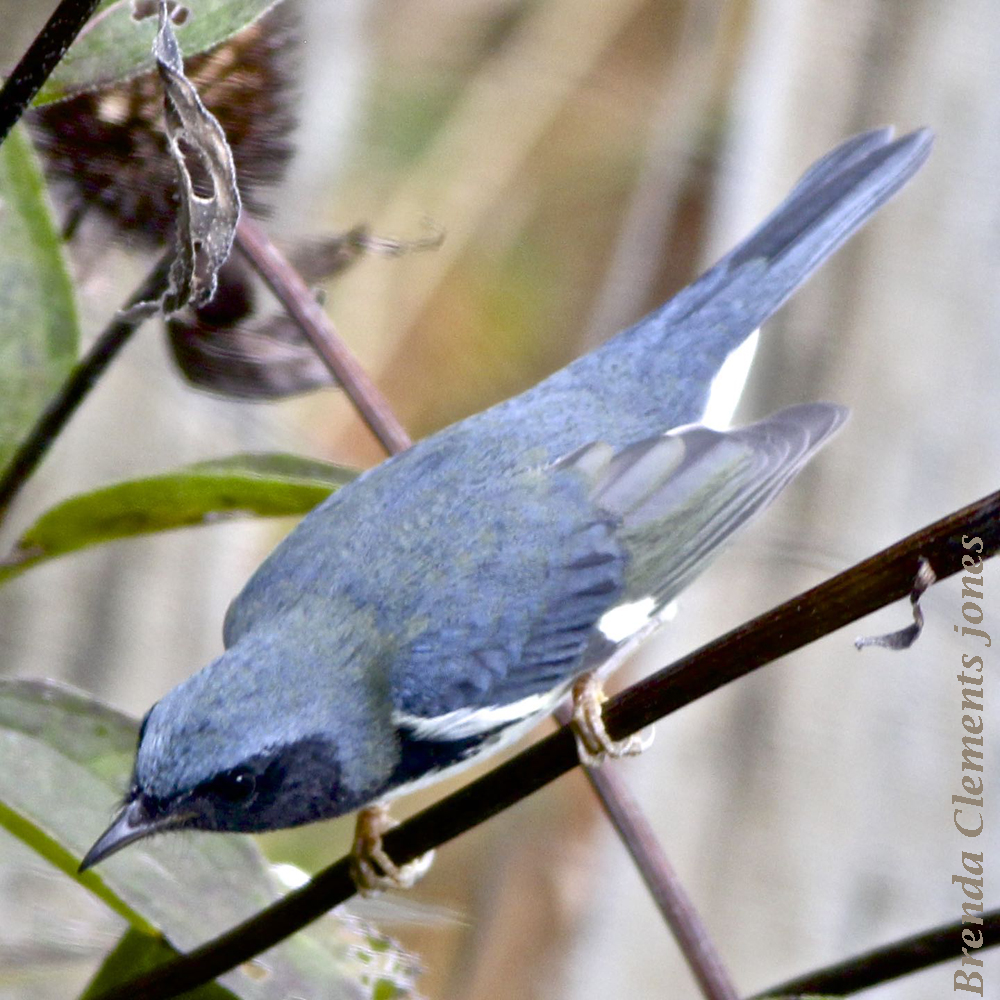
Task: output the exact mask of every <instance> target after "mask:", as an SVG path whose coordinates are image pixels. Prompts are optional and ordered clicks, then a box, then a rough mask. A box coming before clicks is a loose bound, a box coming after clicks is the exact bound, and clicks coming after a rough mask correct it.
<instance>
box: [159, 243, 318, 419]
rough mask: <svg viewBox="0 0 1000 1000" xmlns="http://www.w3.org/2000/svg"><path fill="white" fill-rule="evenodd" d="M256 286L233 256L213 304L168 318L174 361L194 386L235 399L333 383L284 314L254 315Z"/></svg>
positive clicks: (222, 272)
mask: <svg viewBox="0 0 1000 1000" xmlns="http://www.w3.org/2000/svg"><path fill="white" fill-rule="evenodd" d="M253 311H254V288H253V284H252V278H251V276H250V274H249V273H248V271H247V268H246V265H245V264H244V263H243V262H242V261H241V260H240V259H239V258H230V259H229V260H228V261H227V262H226V263H225V264H224V265H223V266H222V269H221V270H220V271H219V285H218V290H217V292H216V294H215V297H214V298H213V299H212V301H211V302H209V303H207V304H206V305H204V306H202V307H201V308H199V309H196V310H193V311H192V310H189V311H188V312H187V313H185V314H184V315H181V316H174V317H172V318H170V319H168V320H167V338H168V340H169V342H170V350H171V352H172V354H173V356H174V361H175V362H176V363H177V367H178V368H179V369H180V371H181V374H182V375H183V376H184V378H186V379H187V381H188V382H190V383H191V384H192V385H196V386H198V387H199V388H200V389H205V390H207V391H209V392H212V393H215V394H216V395H221V396H229V397H231V398H235V399H248V400H267V399H283V398H285V397H286V396H294V395H297V394H298V393H302V392H308V391H309V390H311V389H319V388H322V387H324V386H330V385H333V384H334V380H333V376H332V375H331V374H330V373H329V372H328V371H327V369H326V366H325V365H324V364H323V362H322V361H320V359H319V356H318V355H317V354H316V352H315V350H313V347H312V345H311V344H310V343H309V342H308V341H307V340H306V339H305V337H303V336H302V333H301V331H300V330H299V328H298V327H297V326H296V325H295V323H294V322H293V321H292V320H291V319H290V318H289V317H288V316H286V315H285V314H284V313H278V314H275V315H272V316H266V317H261V318H259V319H251V316H252V313H253Z"/></svg>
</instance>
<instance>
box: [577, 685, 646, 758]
mask: <svg viewBox="0 0 1000 1000" xmlns="http://www.w3.org/2000/svg"><path fill="white" fill-rule="evenodd" d="M607 700H608V698H607V695H606V694H605V693H604V689H603V688H602V687H601V682H600V681H599V680H598V679H597V677H596V675H594V674H585V675H584V676H583V677H581V678H580V679H579V680H578V681H577V682H576V683H575V684H574V685H573V717H572V719H571V720H570V725H571V726H572V727H573V734H574V735H575V736H576V751H577V753H578V754H579V756H580V763H581V764H583V765H584V766H585V767H599V766H600V765H601V764H603V763H604V762H605V761H606V760H607V759H608V758H609V757H610V758H611V759H612V760H617V759H618V758H619V757H636V756H638V755H639V754H641V753H642V752H643V751H644V750H646V749H648V748H649V746H650V744H652V742H653V728H652V726H650V728H649V729H645V730H643V731H642V732H641V733H633V734H632V735H631V736H627V737H626V738H625V739H623V740H613V739H612V738H611V737H610V736H609V735H608V731H607V729H605V727H604V714H603V708H602V706H603V705H604V703H605V702H606V701H607Z"/></svg>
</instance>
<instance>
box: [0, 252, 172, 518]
mask: <svg viewBox="0 0 1000 1000" xmlns="http://www.w3.org/2000/svg"><path fill="white" fill-rule="evenodd" d="M173 256H174V255H173V253H172V252H171V253H168V254H166V255H165V256H164V257H161V258H160V260H159V261H158V262H157V264H156V265H155V266H154V267H153V269H152V270H151V271H150V272H149V274H147V275H146V277H145V278H144V279H143V281H142V284H141V285H140V286H139V287H138V288H137V289H136V291H135V292H134V293H133V295H132V297H131V298H130V299H129V300H128V302H127V303H126V305H125V307H124V308H123V309H122V311H121V312H119V313H118V314H117V315H116V316H115V317H114V319H112V320H111V322H110V323H109V324H108V325H107V326H106V327H105V328H104V330H102V331H101V333H100V335H99V336H98V337H97V339H96V340H95V341H94V343H93V344H92V345H91V347H90V349H89V350H88V351H87V353H86V354H85V355H84V356H83V358H81V359H80V361H78V362H77V364H76V365H75V366H74V367H73V370H72V371H71V372H70V373H69V375H68V376H67V378H66V381H65V382H63V384H62V386H61V387H60V388H59V391H58V393H56V395H55V396H53V397H52V399H51V400H49V404H48V406H46V408H45V411H44V412H43V413H42V415H41V416H40V417H39V418H38V420H37V421H36V423H35V426H34V427H32V428H31V430H30V431H29V433H28V436H27V437H26V438H25V439H24V441H22V442H21V445H20V447H19V448H18V449H17V451H16V452H15V453H14V456H13V457H12V458H11V460H10V463H9V464H8V466H7V468H6V469H5V470H4V472H3V475H0V521H2V520H3V518H4V515H5V514H6V512H7V510H8V508H9V507H10V505H11V503H12V502H13V501H14V498H15V497H16V496H17V494H18V493H19V492H20V490H21V488H22V487H23V486H24V484H25V483H26V482H27V481H28V480H29V479H30V478H31V476H32V474H33V473H34V471H35V469H37V468H38V466H39V464H40V463H41V461H42V459H43V458H45V456H46V454H48V450H49V448H51V447H52V443H53V442H54V441H55V439H56V438H57V437H58V436H59V434H60V432H61V431H62V429H63V428H64V427H65V426H66V424H67V423H68V422H69V419H70V418H71V417H72V416H73V414H74V413H76V411H77V408H78V407H79V406H80V404H81V403H82V402H83V400H84V399H85V398H86V396H87V393H89V392H90V390H91V389H93V388H94V386H95V385H96V383H97V380H98V379H99V378H100V377H101V375H103V374H104V371H105V369H107V367H108V365H110V364H111V362H112V361H113V360H114V359H115V357H117V355H118V352H119V351H120V350H121V349H122V348H123V347H124V346H125V344H126V343H128V340H129V338H130V337H131V336H132V334H133V333H135V331H136V330H138V329H139V327H140V326H142V324H143V323H144V322H145V320H146V319H147V318H148V317H146V316H138V315H131V314H130V312H129V310H130V309H131V308H132V307H133V306H135V305H137V304H138V303H140V302H146V301H148V300H149V299H151V298H158V297H159V296H160V295H162V294H163V292H164V290H165V289H166V287H167V281H168V276H169V273H170V263H171V261H172V259H173Z"/></svg>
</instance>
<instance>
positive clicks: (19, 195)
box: [0, 127, 80, 471]
mask: <svg viewBox="0 0 1000 1000" xmlns="http://www.w3.org/2000/svg"><path fill="white" fill-rule="evenodd" d="M79 336H80V334H79V328H78V324H77V316H76V305H75V303H74V301H73V285H72V282H71V281H70V278H69V274H68V272H67V270H66V264H65V261H64V260H63V256H62V240H61V238H60V236H59V234H58V232H57V230H56V227H55V225H54V223H53V220H52V215H51V210H50V206H49V203H48V199H47V197H46V189H45V182H44V180H43V179H42V173H41V170H40V168H39V165H38V161H37V159H36V157H35V152H34V150H33V149H32V148H31V143H30V141H29V140H28V138H27V134H26V133H25V132H24V130H23V129H21V128H20V127H18V128H15V129H14V130H13V131H12V132H11V134H10V135H9V136H8V137H7V140H6V141H5V142H4V143H3V145H2V146H0V471H2V470H3V469H4V467H5V466H6V465H7V463H8V462H9V461H10V458H11V456H12V455H13V453H14V451H15V450H16V448H17V445H18V443H19V442H20V440H21V439H22V438H23V437H24V435H25V434H26V433H27V431H28V429H29V428H30V427H31V426H32V425H33V424H34V422H35V420H36V419H37V418H38V416H39V414H40V413H41V412H42V410H43V409H44V408H45V405H46V403H48V401H49V398H50V397H51V396H52V395H53V393H54V392H55V391H56V389H57V388H58V387H59V385H60V384H61V383H62V381H63V379H64V378H65V377H66V375H67V373H68V372H69V370H70V368H71V367H72V366H73V364H74V363H75V361H76V356H77V350H78V344H79Z"/></svg>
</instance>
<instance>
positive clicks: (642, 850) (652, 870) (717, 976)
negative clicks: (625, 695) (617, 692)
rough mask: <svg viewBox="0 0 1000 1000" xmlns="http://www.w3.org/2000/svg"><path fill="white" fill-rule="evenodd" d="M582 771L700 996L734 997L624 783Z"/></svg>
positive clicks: (563, 717) (608, 771) (563, 718)
mask: <svg viewBox="0 0 1000 1000" xmlns="http://www.w3.org/2000/svg"><path fill="white" fill-rule="evenodd" d="M555 716H556V719H558V721H559V722H560V723H561V724H562V725H564V726H565V725H567V724H568V723H569V721H570V719H571V718H572V716H573V713H572V711H571V709H570V708H569V706H568V705H560V707H559V708H558V709H557V711H556V713H555ZM584 773H585V774H586V775H587V779H588V780H589V781H590V784H591V787H592V788H593V789H594V792H595V793H596V795H597V797H598V799H599V800H600V802H601V805H602V806H603V807H604V811H605V812H606V813H607V814H608V819H610V820H611V825H612V826H613V827H614V828H615V832H616V833H617V834H618V836H619V838H620V839H621V841H622V843H623V844H624V845H625V849H626V850H627V851H628V853H629V856H630V857H631V858H632V860H633V861H634V862H635V866H636V868H637V869H638V871H639V874H640V875H641V876H642V880H643V882H645V883H646V888H647V889H649V893H650V895H651V896H652V897H653V902H654V903H655V904H656V906H657V908H658V909H659V911H660V915H661V916H662V917H663V920H664V923H666V925H667V927H668V928H669V929H670V933H671V934H673V936H674V940H675V941H676V942H677V946H678V947H679V948H680V951H681V954H682V955H683V956H684V960H685V961H686V962H687V964H688V968H690V970H691V973H692V975H693V976H694V978H695V981H696V982H697V983H698V986H699V988H700V989H701V992H702V994H703V995H704V996H705V998H706V1000H737V995H738V994H737V993H736V987H735V986H734V985H733V981H732V978H731V977H730V975H729V971H728V970H727V969H726V966H725V964H724V963H723V961H722V958H721V956H720V955H719V952H718V949H717V948H716V947H715V944H714V942H713V941H712V938H711V936H710V935H709V933H708V928H707V927H706V926H705V923H704V921H703V920H702V919H701V916H700V915H699V913H698V911H697V910H696V909H695V907H694V904H693V903H692V902H691V899H690V897H689V896H688V894H687V892H685V890H684V886H683V885H682V883H681V881H680V879H679V878H678V877H677V872H676V871H675V870H674V867H673V865H671V864H670V861H669V860H668V858H667V856H666V853H665V852H664V850H663V848H662V847H661V846H660V842H659V841H658V840H657V838H656V833H655V832H654V830H653V827H652V825H651V824H650V822H649V820H648V819H646V816H645V814H644V813H643V811H642V809H641V808H640V806H639V803H638V802H636V800H635V798H634V796H633V795H632V793H631V792H630V791H629V789H628V786H627V785H626V784H625V783H624V782H623V781H622V779H621V776H620V775H619V774H618V773H617V771H616V770H615V769H613V768H611V767H602V768H594V767H585V768H584Z"/></svg>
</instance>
